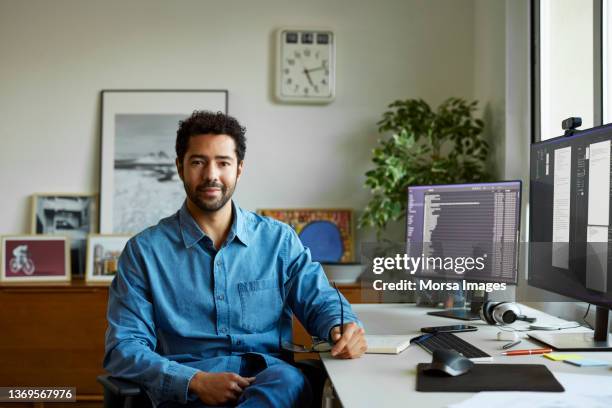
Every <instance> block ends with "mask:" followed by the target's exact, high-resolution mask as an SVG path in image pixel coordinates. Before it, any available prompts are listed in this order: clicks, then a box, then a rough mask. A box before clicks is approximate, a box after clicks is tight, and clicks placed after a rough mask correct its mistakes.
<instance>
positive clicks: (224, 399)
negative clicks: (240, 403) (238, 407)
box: [189, 371, 255, 405]
mask: <svg viewBox="0 0 612 408" xmlns="http://www.w3.org/2000/svg"><path fill="white" fill-rule="evenodd" d="M253 381H255V377H241V376H239V375H238V374H234V373H206V372H204V371H200V372H198V373H197V374H196V375H194V376H193V377H192V378H191V381H190V382H189V391H190V392H193V393H195V394H196V395H197V396H198V398H200V400H201V401H202V402H203V403H205V404H207V405H220V404H226V403H231V402H236V401H237V400H238V398H240V395H241V394H242V391H243V390H244V389H245V388H246V387H248V386H249V385H250V384H251V383H252V382H253Z"/></svg>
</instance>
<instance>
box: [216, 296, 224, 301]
mask: <svg viewBox="0 0 612 408" xmlns="http://www.w3.org/2000/svg"><path fill="white" fill-rule="evenodd" d="M217 299H219V300H223V299H225V296H223V295H219V296H217Z"/></svg>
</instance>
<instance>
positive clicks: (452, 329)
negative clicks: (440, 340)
mask: <svg viewBox="0 0 612 408" xmlns="http://www.w3.org/2000/svg"><path fill="white" fill-rule="evenodd" d="M476 330H478V328H477V327H476V326H468V325H467V324H456V325H454V326H434V327H423V328H422V329H421V331H422V332H423V333H457V332H467V331H476Z"/></svg>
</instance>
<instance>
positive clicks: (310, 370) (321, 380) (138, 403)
mask: <svg viewBox="0 0 612 408" xmlns="http://www.w3.org/2000/svg"><path fill="white" fill-rule="evenodd" d="M292 364H293V365H294V366H295V367H297V368H299V369H300V370H301V371H302V373H303V374H304V376H305V377H306V378H307V379H308V381H309V382H310V386H311V388H312V405H311V406H312V407H313V408H320V407H321V406H322V401H323V389H324V386H325V382H326V379H327V372H326V371H325V368H324V367H323V363H322V362H321V360H313V359H308V360H300V361H294V362H292ZM97 380H98V382H99V383H100V384H102V386H103V388H104V408H151V407H152V405H151V401H150V400H149V397H148V396H147V394H146V393H145V392H144V390H143V389H142V387H141V386H140V385H138V384H136V383H134V382H132V381H128V380H125V379H122V378H117V377H112V376H110V375H108V374H105V375H100V376H98V378H97Z"/></svg>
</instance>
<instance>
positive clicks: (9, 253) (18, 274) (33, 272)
mask: <svg viewBox="0 0 612 408" xmlns="http://www.w3.org/2000/svg"><path fill="white" fill-rule="evenodd" d="M1 246H2V247H1V249H0V260H1V265H0V281H1V282H3V283H6V282H18V283H23V282H37V283H41V282H69V281H70V279H71V275H70V239H69V238H68V237H62V236H56V235H5V236H2V238H1Z"/></svg>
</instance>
